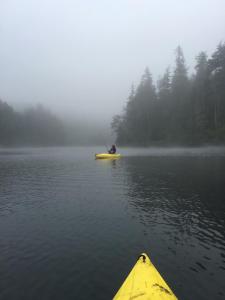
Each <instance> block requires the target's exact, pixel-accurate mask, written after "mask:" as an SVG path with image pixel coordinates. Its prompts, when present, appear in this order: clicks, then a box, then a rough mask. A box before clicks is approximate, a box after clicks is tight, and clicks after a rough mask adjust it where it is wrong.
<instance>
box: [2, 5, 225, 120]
mask: <svg viewBox="0 0 225 300" xmlns="http://www.w3.org/2000/svg"><path fill="white" fill-rule="evenodd" d="M224 37H225V2H224V1H222V0H214V1H212V0H198V1H196V0H195V1H194V0H191V1H181V0H173V1H166V0H164V1H163V0H158V1H149V0H143V1H141V0H129V1H128V0H126V1H125V0H120V1H72V0H70V1H69V0H64V1H62V0H61V1H59V0H58V1H57V0H32V1H31V0H20V1H17V0H1V2H0V39H1V47H0V98H1V99H3V100H4V101H6V102H7V103H9V104H10V105H13V106H14V107H16V108H17V109H21V108H24V107H27V106H29V105H31V104H36V103H42V104H43V105H45V106H46V107H47V108H50V109H51V110H52V111H53V112H55V113H57V114H58V115H60V116H61V117H63V118H67V119H71V120H74V119H76V120H78V119H79V120H86V119H89V120H92V119H93V120H97V121H98V122H100V123H101V122H103V123H104V124H109V123H110V122H111V118H112V116H113V115H114V114H117V113H119V112H120V111H121V110H122V107H123V106H124V103H125V102H126V99H127V97H128V94H129V90H130V86H131V84H132V83H134V84H138V81H139V80H140V77H141V75H142V73H143V70H144V69H145V67H146V66H149V68H150V71H151V73H152V75H153V79H154V80H157V79H158V76H159V75H160V74H162V73H163V72H164V70H165V68H166V67H167V66H168V65H171V63H172V62H173V61H174V49H175V48H176V47H177V46H178V45H181V47H182V48H183V50H184V55H185V58H186V63H187V65H188V67H189V72H190V73H191V72H192V70H193V65H194V58H195V56H196V55H197V53H198V52H199V51H201V50H204V51H206V52H207V53H208V54H209V55H210V54H211V53H212V52H213V51H214V50H215V47H216V45H217V44H218V43H219V42H220V41H223V40H224ZM172 66H173V65H172Z"/></svg>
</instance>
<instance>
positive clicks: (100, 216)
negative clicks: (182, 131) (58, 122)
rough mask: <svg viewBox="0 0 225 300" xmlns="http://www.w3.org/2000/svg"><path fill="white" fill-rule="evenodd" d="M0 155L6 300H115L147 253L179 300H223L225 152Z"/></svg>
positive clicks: (0, 273) (1, 289)
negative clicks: (103, 157)
mask: <svg viewBox="0 0 225 300" xmlns="http://www.w3.org/2000/svg"><path fill="white" fill-rule="evenodd" d="M101 150H102V149H101V148H98V149H97V148H54V149H49V148H48V149H17V150H4V151H3V150H1V151H0V299H7V300H8V299H23V300H26V299H32V300H35V299H38V300H40V299H48V300H49V299H54V300H55V299H60V300H61V299H67V300H69V299H98V300H99V299H112V297H113V295H114V294H115V292H116V291H117V290H118V288H119V286H120V285H121V283H122V281H123V280H124V278H125V276H126V275H127V273H128V272H129V270H130V268H131V267H132V265H133V264H134V263H135V260H136V258H137V256H138V255H139V254H140V252H143V251H145V252H147V253H148V254H149V256H150V257H151V259H152V261H153V263H154V264H155V265H156V267H157V268H158V270H159V271H160V272H161V274H162V275H163V277H164V278H165V279H166V281H167V282H168V284H169V285H170V287H171V288H172V290H173V291H174V292H175V294H176V295H177V296H178V298H180V299H191V300H194V299H196V300H197V299H198V300H200V299H204V300H205V299H225V150H224V149H216V148H212V149H210V148H207V149H195V150H193V149H183V150H182V149H181V150H179V149H170V150H168V149H165V150H158V149H152V150H146V149H145V150H143V149H131V150H128V149H122V150H121V152H122V153H123V154H124V157H123V158H121V159H120V160H117V161H95V160H94V159H93V153H95V152H99V151H101Z"/></svg>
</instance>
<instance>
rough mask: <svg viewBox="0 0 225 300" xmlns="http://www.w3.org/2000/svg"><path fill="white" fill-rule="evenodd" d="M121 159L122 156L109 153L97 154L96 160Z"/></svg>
mask: <svg viewBox="0 0 225 300" xmlns="http://www.w3.org/2000/svg"><path fill="white" fill-rule="evenodd" d="M119 157H121V155H120V154H109V153H99V154H95V158H96V159H106V158H109V159H115V158H119Z"/></svg>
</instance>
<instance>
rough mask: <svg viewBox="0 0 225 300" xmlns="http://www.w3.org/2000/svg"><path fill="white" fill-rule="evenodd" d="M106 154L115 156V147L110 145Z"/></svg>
mask: <svg viewBox="0 0 225 300" xmlns="http://www.w3.org/2000/svg"><path fill="white" fill-rule="evenodd" d="M108 152H109V154H115V153H116V146H115V145H112V147H111V149H110V150H109V151H108Z"/></svg>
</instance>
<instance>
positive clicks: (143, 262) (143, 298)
mask: <svg viewBox="0 0 225 300" xmlns="http://www.w3.org/2000/svg"><path fill="white" fill-rule="evenodd" d="M131 299H132V300H134V299H135V300H136V299H137V300H169V299H170V300H175V299H177V297H176V296H175V295H174V294H173V292H172V291H171V289H170V288H169V286H168V285H167V284H166V282H165V281H164V280H163V278H162V277H161V275H160V274H159V272H158V271H157V270H156V268H155V267H154V265H153V264H152V263H151V261H150V259H149V257H148V256H147V255H146V254H145V253H142V254H141V255H140V257H139V258H138V261H137V262H136V264H135V266H134V267H133V269H132V270H131V272H130V274H129V275H128V276H127V278H126V280H125V281H124V283H123V284H122V286H121V288H120V289H119V291H118V292H117V294H116V295H115V297H114V298H113V300H131Z"/></svg>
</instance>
